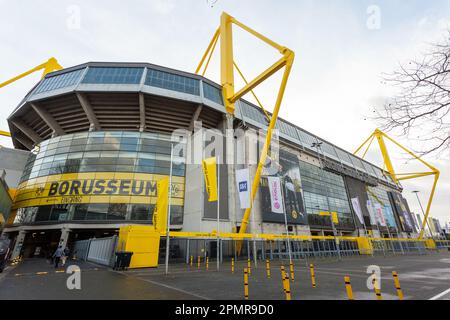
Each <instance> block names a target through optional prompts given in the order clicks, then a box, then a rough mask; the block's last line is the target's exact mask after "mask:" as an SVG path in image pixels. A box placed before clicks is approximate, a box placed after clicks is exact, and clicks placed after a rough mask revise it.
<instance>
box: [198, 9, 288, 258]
mask: <svg viewBox="0 0 450 320" xmlns="http://www.w3.org/2000/svg"><path fill="white" fill-rule="evenodd" d="M233 24H234V25H236V26H238V27H240V28H241V29H243V30H245V31H246V32H248V33H250V34H251V35H253V36H254V37H256V38H257V39H259V40H261V41H263V42H265V43H266V44H268V45H269V46H271V47H273V48H274V49H276V50H278V51H279V52H280V54H281V55H282V57H281V58H280V59H279V60H278V61H276V62H275V63H274V64H273V65H271V66H270V67H269V68H267V69H266V70H265V71H263V72H261V73H260V74H259V75H258V76H257V77H255V78H254V79H253V80H251V81H249V82H247V80H246V79H245V78H244V77H243V75H242V73H241V71H240V70H239V69H238V73H239V74H240V75H241V76H242V77H243V78H244V82H245V86H244V87H242V88H241V89H239V90H238V91H237V92H236V91H235V83H234V68H236V69H237V65H236V64H235V62H234V59H233V28H232V26H233ZM218 37H220V80H221V85H222V95H223V99H224V103H225V108H226V110H227V112H228V113H231V114H233V113H234V103H235V102H236V101H237V100H239V99H240V98H241V97H242V96H244V95H245V94H247V93H249V92H252V90H253V89H254V88H255V87H256V86H258V85H259V84H260V83H261V82H263V81H265V80H266V79H267V78H269V77H270V76H272V75H273V74H274V73H276V72H277V71H278V70H280V69H282V68H284V73H283V77H282V80H281V84H280V87H279V90H278V94H277V98H276V102H275V106H274V109H273V112H272V116H271V117H270V119H269V126H268V128H267V135H266V140H265V142H264V146H263V149H262V151H261V155H260V159H259V162H258V166H257V168H256V173H255V177H254V179H253V182H252V189H251V204H252V205H253V201H254V199H255V196H256V193H257V191H258V187H259V182H260V178H261V171H262V168H263V165H264V163H265V161H266V158H267V152H268V150H269V146H270V143H271V140H272V130H273V129H274V128H275V124H276V121H277V119H278V113H279V110H280V106H281V102H282V100H283V95H284V91H285V89H286V84H287V81H288V78H289V74H290V72H291V68H292V63H293V62H294V56H295V55H294V52H293V51H292V50H290V49H288V48H286V47H283V46H281V45H279V44H277V43H276V42H274V41H272V40H270V39H269V38H267V37H265V36H263V35H262V34H260V33H258V32H257V31H255V30H253V29H251V28H249V27H248V26H246V25H244V24H243V23H241V22H239V21H238V20H236V19H235V18H233V17H232V16H230V15H228V14H227V13H225V12H224V13H222V16H221V18H220V27H219V28H218V29H217V31H216V32H215V34H214V36H213V38H212V40H211V42H210V43H209V45H208V47H207V49H206V52H205V53H204V54H203V56H202V59H201V61H200V64H199V65H198V67H197V70H196V72H197V73H198V72H199V71H200V70H201V67H202V65H203V64H204V62H205V61H208V62H209V60H210V57H211V54H212V51H213V50H214V47H215V43H216V42H217V41H218V40H217V38H218ZM208 62H207V63H208ZM206 67H207V66H206ZM206 67H205V70H206ZM203 73H204V72H203ZM252 93H253V92H252ZM257 101H258V104H259V105H260V106H261V107H262V104H261V103H260V102H259V100H258V99H257ZM262 109H263V108H262ZM263 112H264V114H265V115H266V117H268V116H269V114H268V113H267V112H266V111H265V110H263ZM250 212H251V208H248V209H246V210H245V213H244V217H243V218H242V223H241V227H240V230H239V233H240V234H245V233H246V231H247V225H248V221H249V218H250ZM236 247H237V250H238V252H239V251H240V248H241V242H239V243H238V245H237V246H236Z"/></svg>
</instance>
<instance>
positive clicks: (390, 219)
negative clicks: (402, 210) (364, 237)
mask: <svg viewBox="0 0 450 320" xmlns="http://www.w3.org/2000/svg"><path fill="white" fill-rule="evenodd" d="M384 216H385V218H386V223H387V224H388V226H389V227H392V228H397V224H396V223H395V217H394V212H393V211H392V208H391V206H389V205H386V204H385V205H384Z"/></svg>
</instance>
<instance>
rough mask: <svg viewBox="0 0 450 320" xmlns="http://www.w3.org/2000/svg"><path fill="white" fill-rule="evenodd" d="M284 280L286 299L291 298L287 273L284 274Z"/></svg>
mask: <svg viewBox="0 0 450 320" xmlns="http://www.w3.org/2000/svg"><path fill="white" fill-rule="evenodd" d="M284 281H285V282H286V291H285V292H286V300H291V284H290V283H289V274H287V273H286V274H285V280H284Z"/></svg>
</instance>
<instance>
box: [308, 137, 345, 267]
mask: <svg viewBox="0 0 450 320" xmlns="http://www.w3.org/2000/svg"><path fill="white" fill-rule="evenodd" d="M311 147H313V148H316V151H317V159H319V166H320V175H319V179H320V182H322V184H323V185H324V186H325V198H326V199H327V206H328V213H329V214H330V220H331V229H332V230H333V235H334V242H335V243H336V250H337V254H338V257H339V260H341V250H340V248H339V241H338V239H337V231H336V227H335V225H334V221H333V214H332V213H331V207H330V200H329V199H328V195H327V194H326V193H327V187H326V185H325V181H324V180H325V179H322V178H323V177H322V175H323V166H322V160H321V159H320V152H319V149H320V148H321V147H322V142H313V144H312V145H311Z"/></svg>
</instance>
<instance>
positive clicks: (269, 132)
mask: <svg viewBox="0 0 450 320" xmlns="http://www.w3.org/2000/svg"><path fill="white" fill-rule="evenodd" d="M293 61H294V53H293V52H292V54H291V55H289V57H288V59H287V62H286V68H285V70H284V74H283V78H282V80H281V85H280V89H279V92H278V96H277V100H276V103H275V109H274V111H273V114H272V117H271V119H270V123H269V127H268V129H267V135H266V141H265V142H264V146H263V149H262V151H261V156H260V159H259V162H258V167H257V168H256V173H255V177H254V178H253V182H252V190H251V194H250V196H251V200H250V201H251V204H252V205H253V201H254V200H255V196H256V192H257V190H258V187H259V182H260V179H261V171H262V168H263V166H264V164H265V162H266V158H267V152H268V150H269V145H270V142H271V140H272V131H273V129H274V128H275V124H276V121H277V118H278V112H279V111H280V106H281V101H282V100H283V95H284V91H285V89H286V84H287V81H288V78H289V74H290V72H291V68H292V63H293ZM250 212H251V208H247V209H245V212H244V216H243V218H242V222H241V227H240V229H239V233H245V232H246V231H247V224H248V220H249V218H250ZM238 249H240V247H238ZM238 252H240V251H239V250H238Z"/></svg>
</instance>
